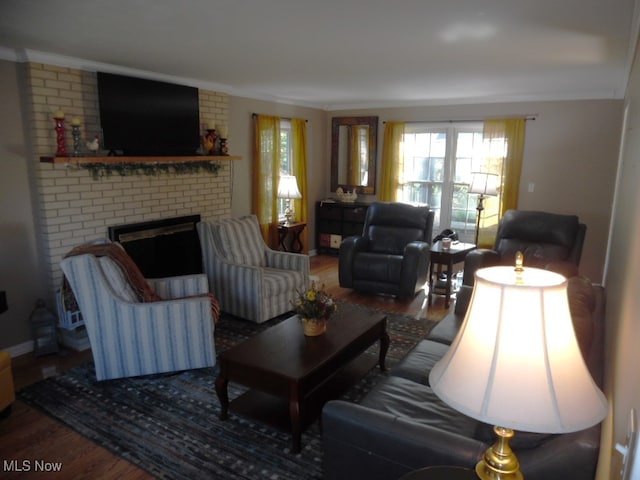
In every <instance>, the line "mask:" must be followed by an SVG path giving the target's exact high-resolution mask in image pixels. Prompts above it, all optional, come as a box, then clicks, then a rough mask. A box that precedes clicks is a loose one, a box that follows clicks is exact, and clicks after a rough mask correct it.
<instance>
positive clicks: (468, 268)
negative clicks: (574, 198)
mask: <svg viewBox="0 0 640 480" xmlns="http://www.w3.org/2000/svg"><path fill="white" fill-rule="evenodd" d="M586 232H587V226H586V225H585V224H584V223H580V221H579V219H578V217H577V216H576V215H562V214H558V213H549V212H539V211H533V210H507V211H506V212H505V214H504V216H503V217H502V219H501V220H500V225H499V226H498V232H497V233H496V240H495V242H494V246H493V248H492V249H486V248H478V249H476V250H473V251H471V252H469V254H467V256H466V257H465V260H464V274H463V278H462V286H461V288H460V290H459V292H458V294H457V301H458V302H461V303H464V304H465V307H464V310H463V311H462V313H463V314H464V311H466V304H467V303H468V301H469V298H470V296H471V290H472V289H473V283H474V278H475V272H476V270H478V269H479V268H485V267H492V266H495V265H515V257H516V252H518V251H520V252H522V253H523V255H524V265H525V266H529V267H537V268H545V269H548V270H553V271H555V272H557V273H560V274H562V275H564V276H565V277H571V276H574V275H577V274H578V266H579V265H580V257H581V256H582V247H583V245H584V239H585V235H586Z"/></svg>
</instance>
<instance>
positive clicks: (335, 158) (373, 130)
mask: <svg viewBox="0 0 640 480" xmlns="http://www.w3.org/2000/svg"><path fill="white" fill-rule="evenodd" d="M344 125H347V126H349V125H367V126H368V127H369V144H368V153H369V155H368V156H369V162H368V163H369V184H368V185H345V184H340V183H339V182H338V173H339V168H338V167H339V165H338V162H339V152H340V148H339V147H340V146H339V144H338V143H339V141H340V134H339V131H340V127H341V126H344ZM377 148H378V117H333V118H332V119H331V191H332V192H335V191H336V190H337V189H338V187H342V189H343V190H345V191H349V190H354V191H356V192H357V193H358V194H361V193H362V194H366V195H373V194H374V193H376V157H377Z"/></svg>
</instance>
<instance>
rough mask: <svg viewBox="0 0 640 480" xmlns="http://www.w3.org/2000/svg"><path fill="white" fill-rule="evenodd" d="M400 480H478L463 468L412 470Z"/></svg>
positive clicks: (469, 470)
mask: <svg viewBox="0 0 640 480" xmlns="http://www.w3.org/2000/svg"><path fill="white" fill-rule="evenodd" d="M400 480H478V477H477V476H476V473H475V472H474V471H473V470H471V469H469V468H464V467H444V466H442V467H441V466H438V467H424V468H419V469H418V470H413V471H412V472H409V473H407V474H405V475H403V476H402V477H400Z"/></svg>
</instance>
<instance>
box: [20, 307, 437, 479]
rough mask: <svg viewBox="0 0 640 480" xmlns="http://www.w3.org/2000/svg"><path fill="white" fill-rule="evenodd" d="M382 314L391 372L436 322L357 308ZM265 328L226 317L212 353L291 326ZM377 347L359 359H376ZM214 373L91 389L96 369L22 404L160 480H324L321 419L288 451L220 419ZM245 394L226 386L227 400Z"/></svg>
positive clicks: (57, 381) (241, 422) (259, 427)
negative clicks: (297, 450) (298, 448)
mask: <svg viewBox="0 0 640 480" xmlns="http://www.w3.org/2000/svg"><path fill="white" fill-rule="evenodd" d="M341 303H344V304H350V305H356V306H357V307H359V308H361V309H363V310H364V311H368V312H383V313H385V314H386V315H387V330H388V333H389V335H390V337H391V347H390V349H389V352H388V354H387V366H388V367H390V368H391V367H393V366H394V365H395V364H396V363H397V362H398V361H399V360H400V359H401V358H402V357H403V356H404V355H406V353H407V352H408V351H409V350H410V349H411V348H412V347H413V346H414V345H415V344H416V343H417V342H418V341H419V340H421V339H422V338H424V336H426V335H427V333H428V332H429V331H430V330H431V328H433V326H435V324H436V323H437V321H432V320H427V319H419V318H416V317H414V316H411V315H406V314H401V313H396V312H390V311H387V310H384V309H381V308H377V307H370V306H362V305H358V304H354V303H351V302H339V304H341ZM289 316H291V314H285V315H282V316H280V317H278V318H275V319H273V320H270V321H268V322H265V323H263V324H255V323H252V322H247V321H245V320H241V319H237V318H234V317H231V316H228V315H223V317H222V318H221V319H220V322H219V323H218V326H217V329H216V331H217V335H216V350H217V351H218V352H221V351H223V350H225V349H227V348H229V347H230V346H232V345H234V344H237V343H238V342H240V341H242V340H244V339H245V338H248V337H249V336H251V335H254V334H256V333H258V332H260V331H262V330H264V329H266V328H269V327H270V326H272V325H275V324H276V323H279V322H280V321H282V320H284V319H285V318H288V317H289ZM377 351H378V344H375V345H373V346H371V347H370V348H369V349H368V350H367V351H366V352H365V355H377ZM217 371H218V367H217V366H216V367H212V368H208V369H199V370H190V371H185V372H177V373H170V374H160V375H149V376H145V377H135V378H127V379H118V380H109V381H105V382H97V381H96V380H95V372H94V369H93V362H87V363H85V364H83V365H79V366H76V367H74V368H72V369H70V370H69V371H67V372H65V373H63V374H60V375H58V376H55V377H51V378H48V379H46V380H42V381H40V382H38V383H36V384H33V385H31V386H27V387H25V388H23V389H22V390H20V392H18V396H19V398H20V399H22V400H23V401H24V402H25V403H27V404H28V405H31V406H33V407H35V408H37V409H39V410H41V411H43V412H44V413H45V414H47V415H49V416H51V417H53V418H55V419H57V420H58V421H60V422H62V423H63V424H65V425H66V426H67V427H69V428H71V429H72V430H74V431H76V432H78V433H80V434H81V435H83V436H85V437H86V438H87V439H89V440H90V441H93V442H95V443H96V444H98V445H100V446H102V447H104V448H106V449H107V450H109V451H111V452H112V453H113V454H115V455H117V456H119V457H121V458H123V459H125V460H127V461H129V462H131V463H133V464H134V465H136V466H138V467H139V468H141V469H143V470H145V471H146V472H148V473H149V474H151V475H153V476H155V477H156V478H176V479H181V478H185V479H186V478H189V479H193V478H225V479H227V478H228V479H257V478H265V479H267V478H268V479H270V480H280V479H283V480H289V479H290V480H295V479H310V480H317V479H321V478H322V438H321V433H320V428H319V425H318V421H315V422H314V423H313V424H312V425H311V426H310V427H309V428H308V429H307V430H306V431H305V432H304V433H303V437H302V451H301V452H300V453H298V454H292V453H291V452H290V444H291V438H290V435H289V434H287V433H285V432H280V431H276V430H274V429H273V428H271V427H268V426H265V425H263V424H260V423H259V422H256V421H253V420H251V419H248V418H243V417H241V416H239V415H233V414H232V415H230V417H229V419H228V420H226V421H224V422H223V421H220V420H219V419H218V414H219V411H220V409H219V403H218V399H217V396H216V394H215V387H214V380H215V378H216V376H217ZM384 376H386V373H384V372H380V370H379V369H377V368H373V369H372V370H371V371H369V372H368V373H367V374H366V375H365V376H364V377H363V378H362V379H361V380H360V381H359V382H357V383H356V384H355V385H353V386H352V387H351V388H350V389H349V390H348V391H347V392H346V393H345V394H344V395H343V396H342V397H341V398H343V399H345V400H348V401H354V402H358V401H359V400H360V399H361V398H362V397H363V396H364V395H366V393H367V392H369V391H370V390H371V388H373V387H374V386H375V384H376V383H377V382H378V381H379V380H380V379H381V378H383V377H384ZM244 391H246V389H245V388H244V387H242V386H240V385H236V384H230V385H229V397H230V399H233V398H235V397H237V396H238V395H240V394H242V393H243V392H244Z"/></svg>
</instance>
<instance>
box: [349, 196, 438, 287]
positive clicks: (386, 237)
mask: <svg viewBox="0 0 640 480" xmlns="http://www.w3.org/2000/svg"><path fill="white" fill-rule="evenodd" d="M433 216H434V212H433V211H432V210H430V209H429V207H428V206H413V205H409V204H406V203H397V202H375V203H373V204H372V205H371V206H370V207H369V208H368V210H367V215H366V217H365V224H364V228H363V232H362V235H361V236H352V237H347V238H346V239H344V240H343V242H342V243H341V244H340V253H339V261H338V265H339V267H338V272H339V281H340V286H341V287H345V288H353V289H354V290H358V291H362V292H372V293H385V294H390V295H395V296H396V297H398V298H410V297H413V296H414V295H415V294H416V293H417V292H418V291H419V290H420V289H421V288H422V286H423V285H424V284H425V282H426V281H427V275H428V271H429V259H430V256H431V236H432V235H431V234H432V231H433Z"/></svg>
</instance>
